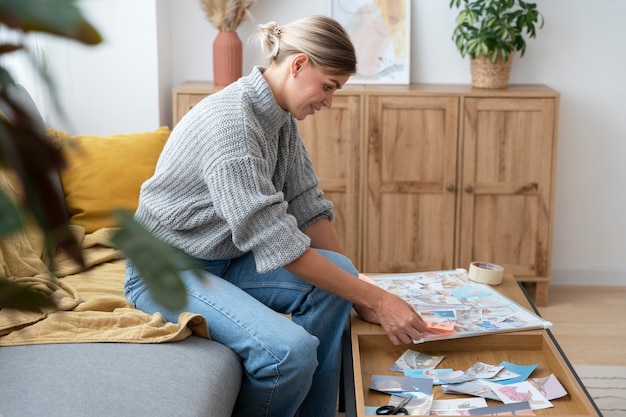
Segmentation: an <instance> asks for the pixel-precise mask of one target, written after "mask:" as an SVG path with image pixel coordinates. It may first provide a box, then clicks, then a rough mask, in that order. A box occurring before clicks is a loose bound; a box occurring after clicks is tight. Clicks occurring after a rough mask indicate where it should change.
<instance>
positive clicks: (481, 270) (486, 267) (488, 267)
mask: <svg viewBox="0 0 626 417" xmlns="http://www.w3.org/2000/svg"><path fill="white" fill-rule="evenodd" d="M503 273H504V268H502V267H501V266H500V265H496V264H492V263H489V262H472V263H471V264H470V267H469V278H470V279H471V280H472V281H476V282H480V283H483V284H489V285H499V284H500V283H501V282H502V275H503Z"/></svg>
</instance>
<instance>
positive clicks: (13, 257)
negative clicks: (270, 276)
mask: <svg viewBox="0 0 626 417" xmlns="http://www.w3.org/2000/svg"><path fill="white" fill-rule="evenodd" d="M10 94H11V96H12V97H14V99H15V100H16V101H18V102H20V103H22V107H24V108H27V109H28V111H29V112H30V113H31V114H32V115H34V116H35V117H36V123H37V124H38V128H40V129H45V130H46V131H47V136H48V137H49V138H50V140H52V141H53V142H54V143H55V144H57V145H59V146H62V149H63V153H64V155H65V159H66V161H67V163H68V165H67V167H66V169H64V170H63V171H61V172H60V173H58V178H57V182H56V183H57V184H58V186H59V187H62V188H63V191H64V195H65V198H66V205H67V212H68V219H69V224H70V227H71V229H72V233H73V234H74V236H75V237H76V239H77V240H78V241H79V242H80V243H81V245H82V250H83V254H84V257H85V267H80V266H78V265H77V264H76V263H75V262H74V261H72V260H71V259H69V258H68V257H67V256H65V255H63V254H59V255H57V257H56V258H55V268H54V271H51V270H50V269H49V267H48V265H49V263H46V262H44V261H43V260H42V259H43V258H44V250H43V245H42V236H41V234H40V233H39V232H38V231H37V229H36V228H33V227H27V228H26V231H24V233H20V234H18V235H11V236H10V237H6V236H5V237H3V238H2V239H1V240H0V274H3V275H4V276H5V277H7V278H8V279H11V280H15V281H19V282H22V283H25V284H27V285H30V286H33V287H36V288H40V289H42V290H44V291H46V292H47V293H48V294H50V295H51V296H52V297H53V298H54V300H55V301H56V306H55V307H54V308H49V309H47V310H44V311H41V312H26V311H16V310H10V309H6V308H5V309H0V381H2V382H1V383H0V416H2V417H14V416H15V417H29V416H47V417H55V416H59V417H60V416H63V417H66V416H82V415H85V416H91V417H98V416H103V417H104V416H134V417H140V416H146V417H156V416H168V417H171V416H185V417H192V416H198V417H210V416H215V417H224V416H230V415H231V414H232V412H233V409H234V407H235V402H236V399H237V396H238V392H239V388H240V385H241V380H242V376H243V370H242V366H241V363H240V359H239V357H238V356H237V355H236V354H235V353H234V352H232V351H231V350H229V349H228V348H226V347H225V346H223V345H221V344H219V343H217V342H215V341H213V340H211V339H210V328H209V324H208V323H206V321H205V320H204V318H203V317H201V316H197V315H193V314H190V313H184V314H182V315H181V316H180V317H179V320H178V323H170V322H166V321H165V320H164V319H163V317H162V316H161V315H160V314H158V313H157V314H153V315H149V314H146V313H143V312H141V311H139V310H136V309H133V308H132V307H131V306H130V305H129V303H128V302H127V301H126V299H125V297H124V293H123V282H124V268H125V256H124V254H123V253H121V252H120V251H119V250H117V249H116V248H115V247H113V246H112V245H111V244H110V237H111V236H112V234H113V233H114V232H115V230H116V228H117V227H118V225H117V224H116V223H115V218H114V217H112V216H111V214H110V212H111V210H113V209H115V208H125V209H128V210H130V211H132V210H133V209H134V208H135V207H136V204H137V199H138V193H139V186H140V185H141V183H142V182H143V181H145V179H147V178H148V177H149V176H150V175H151V174H152V172H153V170H154V164H155V163H156V160H157V158H158V155H159V153H160V150H161V149H162V146H163V144H164V143H165V141H166V140H167V137H168V136H169V128H167V127H161V128H159V129H156V130H155V131H152V132H144V133H136V134H125V135H111V136H106V137H104V136H102V137H98V136H70V135H68V134H66V133H63V132H59V131H55V130H53V129H49V128H47V127H46V126H45V125H44V123H43V121H42V119H41V117H40V116H39V113H38V112H37V109H36V107H35V105H34V103H33V101H32V100H31V98H30V96H29V95H28V93H27V92H26V90H25V89H23V88H22V87H20V86H15V87H14V88H13V87H12V88H11V90H10ZM0 104H1V103H0ZM5 104H6V103H5ZM5 107H6V106H5ZM2 110H3V109H2V108H0V111H2ZM4 110H5V112H4V113H5V114H4V116H5V117H8V119H9V121H10V120H11V117H12V115H11V114H10V111H8V110H7V109H6V108H5V109H4ZM16 184H17V182H16V181H15V178H13V177H12V175H11V173H10V172H8V171H6V170H5V171H0V188H1V189H2V190H3V191H4V192H5V193H6V194H8V195H9V196H10V197H12V198H14V199H15V200H16V201H19V199H20V198H21V197H22V194H21V190H20V189H19V187H18V186H17V185H16Z"/></svg>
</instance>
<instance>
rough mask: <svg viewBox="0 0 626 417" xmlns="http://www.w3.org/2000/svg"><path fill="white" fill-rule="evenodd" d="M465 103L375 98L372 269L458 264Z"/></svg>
mask: <svg viewBox="0 0 626 417" xmlns="http://www.w3.org/2000/svg"><path fill="white" fill-rule="evenodd" d="M458 103H459V99H458V98H456V97H416V96H372V97H371V98H370V102H369V146H368V167H367V169H368V175H367V178H368V185H367V186H368V190H367V206H366V207H367V214H366V216H367V217H366V218H367V222H366V227H365V240H364V245H365V250H364V258H365V259H364V270H365V271H366V272H409V271H429V270H440V269H449V268H452V267H453V263H454V259H453V256H454V220H455V218H454V217H455V201H456V197H455V195H456V193H455V191H456V177H457V168H456V165H457V164H456V162H457V138H458V134H457V127H458V122H457V117H458Z"/></svg>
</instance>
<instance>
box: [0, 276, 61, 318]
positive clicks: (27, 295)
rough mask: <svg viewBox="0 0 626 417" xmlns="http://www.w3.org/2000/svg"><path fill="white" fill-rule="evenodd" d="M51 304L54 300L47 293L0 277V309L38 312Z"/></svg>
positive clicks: (52, 304) (51, 305)
mask: <svg viewBox="0 0 626 417" xmlns="http://www.w3.org/2000/svg"><path fill="white" fill-rule="evenodd" d="M53 306H54V301H53V299H52V298H51V297H50V296H49V295H47V294H45V293H43V292H41V291H38V290H35V289H33V288H31V287H28V286H26V285H23V284H19V283H17V282H14V281H10V280H8V279H5V278H2V277H0V309H3V308H11V309H15V310H22V311H33V312H39V311H42V310H43V309H45V308H49V307H53Z"/></svg>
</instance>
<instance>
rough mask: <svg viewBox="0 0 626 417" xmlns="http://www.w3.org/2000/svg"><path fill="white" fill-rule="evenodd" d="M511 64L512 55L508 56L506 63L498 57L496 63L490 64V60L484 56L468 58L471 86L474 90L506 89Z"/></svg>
mask: <svg viewBox="0 0 626 417" xmlns="http://www.w3.org/2000/svg"><path fill="white" fill-rule="evenodd" d="M512 63H513V55H509V59H508V60H506V61H505V60H504V59H503V58H502V57H501V56H498V59H497V60H496V62H491V59H490V58H488V57H486V56H484V55H479V56H478V57H477V58H470V68H471V70H472V86H473V87H476V88H507V87H508V86H509V78H510V76H511V64H512Z"/></svg>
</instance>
